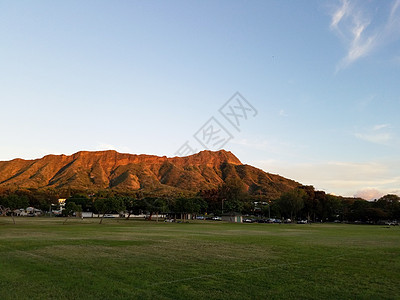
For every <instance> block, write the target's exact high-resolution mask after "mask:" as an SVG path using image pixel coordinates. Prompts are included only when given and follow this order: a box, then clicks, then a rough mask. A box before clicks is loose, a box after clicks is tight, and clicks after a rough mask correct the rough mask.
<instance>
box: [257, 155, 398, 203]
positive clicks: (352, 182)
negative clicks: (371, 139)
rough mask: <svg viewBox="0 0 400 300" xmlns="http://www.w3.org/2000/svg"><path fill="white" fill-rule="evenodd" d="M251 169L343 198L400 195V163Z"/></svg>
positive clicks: (267, 164)
mask: <svg viewBox="0 0 400 300" xmlns="http://www.w3.org/2000/svg"><path fill="white" fill-rule="evenodd" d="M252 165H254V166H258V167H260V168H262V169H263V170H265V171H267V172H270V173H275V174H280V175H281V176H284V177H286V178H290V179H293V180H295V181H298V182H300V183H302V184H306V185H313V186H314V187H315V188H316V189H319V190H323V191H325V192H327V193H335V194H337V195H341V196H349V197H352V196H354V195H358V194H360V193H361V192H362V191H364V190H367V191H369V190H371V189H373V190H376V191H378V192H379V193H380V194H382V195H383V194H388V193H397V194H399V195H400V191H398V186H400V176H399V173H398V172H396V170H398V169H399V168H400V161H382V162H363V163H353V162H341V161H331V162H318V163H303V164H291V163H288V162H284V161H276V160H268V161H256V162H253V163H252ZM376 194H377V193H376ZM365 195H366V194H365ZM371 195H372V193H371ZM365 197H366V196H365ZM368 200H370V199H368Z"/></svg>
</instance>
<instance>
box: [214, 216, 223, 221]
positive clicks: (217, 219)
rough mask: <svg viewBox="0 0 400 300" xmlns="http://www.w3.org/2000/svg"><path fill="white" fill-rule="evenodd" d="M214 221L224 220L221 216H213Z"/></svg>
mask: <svg viewBox="0 0 400 300" xmlns="http://www.w3.org/2000/svg"><path fill="white" fill-rule="evenodd" d="M212 219H213V220H214V221H222V218H221V217H213V218H212Z"/></svg>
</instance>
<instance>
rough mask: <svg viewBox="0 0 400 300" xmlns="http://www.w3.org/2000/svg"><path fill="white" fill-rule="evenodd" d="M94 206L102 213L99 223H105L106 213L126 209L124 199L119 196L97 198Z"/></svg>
mask: <svg viewBox="0 0 400 300" xmlns="http://www.w3.org/2000/svg"><path fill="white" fill-rule="evenodd" d="M94 207H95V209H96V210H97V212H98V213H99V214H101V215H102V217H101V219H100V222H99V224H102V223H103V219H104V216H105V214H107V213H112V212H120V211H122V210H124V209H125V206H124V202H123V200H122V199H121V198H120V197H117V196H114V197H109V198H97V199H96V200H95V202H94Z"/></svg>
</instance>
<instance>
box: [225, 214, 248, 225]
mask: <svg viewBox="0 0 400 300" xmlns="http://www.w3.org/2000/svg"><path fill="white" fill-rule="evenodd" d="M221 219H222V221H226V222H231V223H243V216H242V214H239V213H230V214H223V215H222V216H221Z"/></svg>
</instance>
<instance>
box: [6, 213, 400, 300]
mask: <svg viewBox="0 0 400 300" xmlns="http://www.w3.org/2000/svg"><path fill="white" fill-rule="evenodd" d="M63 221H64V220H63V219H58V218H48V219H46V218H17V219H16V222H17V224H16V225H13V224H12V221H11V219H8V218H4V217H3V218H0V299H82V298H83V299H100V298H101V299H138V298H140V299H267V298H268V299H399V298H400V228H399V227H397V226H396V227H390V228H388V227H386V226H362V225H345V224H312V225H297V224H281V225H278V224H228V223H222V222H211V221H210V222H198V223H196V222H195V223H189V224H185V223H182V224H176V223H161V222H160V223H156V222H145V221H134V220H128V221H127V220H116V219H113V220H111V219H107V220H105V221H104V224H102V225H99V224H98V221H97V220H96V219H85V220H83V221H81V220H76V219H75V220H74V219H71V220H68V222H67V223H66V224H65V225H63V224H62V223H63Z"/></svg>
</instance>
